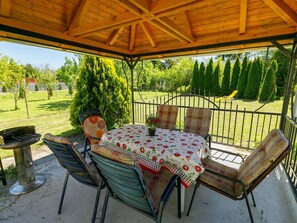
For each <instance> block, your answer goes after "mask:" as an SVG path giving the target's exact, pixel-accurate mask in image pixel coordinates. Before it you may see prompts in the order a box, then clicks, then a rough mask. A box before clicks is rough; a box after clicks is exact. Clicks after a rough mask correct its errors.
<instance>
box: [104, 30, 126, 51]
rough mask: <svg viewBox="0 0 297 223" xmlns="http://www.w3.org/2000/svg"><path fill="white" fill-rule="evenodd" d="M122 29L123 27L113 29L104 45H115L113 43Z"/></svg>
mask: <svg viewBox="0 0 297 223" xmlns="http://www.w3.org/2000/svg"><path fill="white" fill-rule="evenodd" d="M124 28H125V27H121V28H119V29H115V30H114V31H113V32H112V34H111V36H110V37H109V39H108V40H107V42H106V45H110V46H112V45H113V44H114V43H115V41H116V40H117V39H118V38H119V36H120V35H121V33H122V32H123V30H124Z"/></svg>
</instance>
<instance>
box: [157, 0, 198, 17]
mask: <svg viewBox="0 0 297 223" xmlns="http://www.w3.org/2000/svg"><path fill="white" fill-rule="evenodd" d="M194 2H201V0H199V1H197V0H170V4H168V0H159V1H155V2H153V3H152V4H151V12H152V13H154V14H155V13H159V12H163V11H167V10H172V9H174V8H179V7H182V6H184V5H187V4H189V3H194Z"/></svg>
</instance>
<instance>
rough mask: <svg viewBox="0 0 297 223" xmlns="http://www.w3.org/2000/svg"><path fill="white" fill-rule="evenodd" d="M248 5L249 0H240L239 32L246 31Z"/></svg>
mask: <svg viewBox="0 0 297 223" xmlns="http://www.w3.org/2000/svg"><path fill="white" fill-rule="evenodd" d="M247 5H248V0H241V1H240V16H239V34H244V33H245V31H246V18H247V17H246V16H247Z"/></svg>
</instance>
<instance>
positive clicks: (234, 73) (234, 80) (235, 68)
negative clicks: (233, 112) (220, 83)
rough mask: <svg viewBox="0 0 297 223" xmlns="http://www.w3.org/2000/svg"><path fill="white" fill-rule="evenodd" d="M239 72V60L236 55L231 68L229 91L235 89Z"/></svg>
mask: <svg viewBox="0 0 297 223" xmlns="http://www.w3.org/2000/svg"><path fill="white" fill-rule="evenodd" d="M239 74H240V61H239V57H237V58H236V61H235V63H234V66H233V70H232V78H231V84H230V92H233V91H234V90H235V89H237V84H238V80H239Z"/></svg>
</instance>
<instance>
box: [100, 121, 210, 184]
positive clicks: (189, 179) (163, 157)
mask: <svg viewBox="0 0 297 223" xmlns="http://www.w3.org/2000/svg"><path fill="white" fill-rule="evenodd" d="M102 139H103V141H106V142H109V143H112V144H115V145H117V146H118V147H120V148H122V149H125V151H127V152H131V153H132V154H136V159H137V160H138V162H139V163H140V164H142V165H143V166H145V167H147V168H149V169H151V170H153V171H159V170H160V168H161V167H162V166H165V167H166V168H167V169H169V170H170V171H171V172H173V173H174V174H178V175H180V176H181V179H182V181H183V183H184V184H185V185H186V186H189V185H190V184H192V183H194V182H195V179H196V178H197V177H198V176H199V175H200V174H201V173H202V172H203V171H204V167H203V165H202V163H201V159H202V158H204V157H207V156H209V155H210V154H209V150H208V149H207V148H208V145H207V142H206V141H205V140H204V139H203V138H202V137H200V136H198V135H195V134H192V133H185V132H179V131H171V130H167V129H158V128H157V130H156V136H154V137H151V136H148V130H147V127H146V126H142V125H130V126H124V127H120V128H118V129H114V130H111V131H109V132H107V134H104V135H103V138H102Z"/></svg>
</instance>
